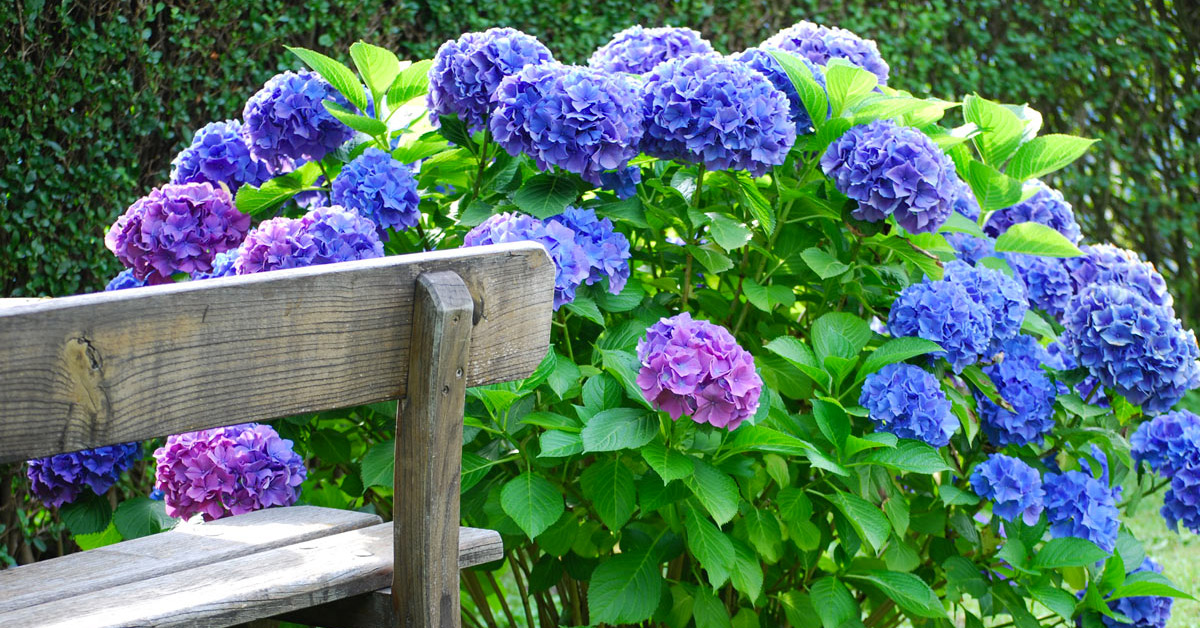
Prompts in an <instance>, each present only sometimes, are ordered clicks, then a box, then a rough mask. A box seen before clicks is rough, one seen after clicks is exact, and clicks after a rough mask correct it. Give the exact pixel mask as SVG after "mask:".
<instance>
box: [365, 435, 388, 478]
mask: <svg viewBox="0 0 1200 628" xmlns="http://www.w3.org/2000/svg"><path fill="white" fill-rule="evenodd" d="M395 479H396V441H394V440H389V441H384V442H382V443H376V444H374V445H372V446H371V448H370V449H368V450H367V453H366V455H364V456H363V460H362V483H363V486H365V487H366V488H371V487H372V486H382V487H384V488H392V487H393V484H394V482H395Z"/></svg>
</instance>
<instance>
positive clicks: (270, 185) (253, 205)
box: [234, 161, 321, 216]
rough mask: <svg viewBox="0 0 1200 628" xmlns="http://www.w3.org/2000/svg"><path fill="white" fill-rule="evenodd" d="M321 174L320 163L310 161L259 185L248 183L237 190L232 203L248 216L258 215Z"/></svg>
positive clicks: (315, 180)
mask: <svg viewBox="0 0 1200 628" xmlns="http://www.w3.org/2000/svg"><path fill="white" fill-rule="evenodd" d="M320 176H321V165H320V164H319V163H317V162H315V161H310V162H308V163H306V164H304V165H303V166H300V167H299V168H297V169H295V170H293V171H292V172H289V173H287V174H284V175H280V176H278V177H275V178H274V179H271V180H269V181H265V182H263V184H262V185H261V186H259V187H254V186H253V185H250V184H249V183H247V184H245V185H243V186H242V187H241V188H238V190H237V197H236V198H235V199H234V204H235V205H237V209H238V211H240V212H242V213H243V214H247V215H250V216H258V215H259V214H265V213H267V212H272V211H275V210H276V209H278V208H279V207H280V206H281V205H283V204H284V203H286V202H288V200H289V199H291V198H292V197H293V196H295V195H296V194H297V193H298V192H302V191H304V189H305V188H308V187H311V186H312V185H313V184H314V183H316V182H317V178H319V177H320Z"/></svg>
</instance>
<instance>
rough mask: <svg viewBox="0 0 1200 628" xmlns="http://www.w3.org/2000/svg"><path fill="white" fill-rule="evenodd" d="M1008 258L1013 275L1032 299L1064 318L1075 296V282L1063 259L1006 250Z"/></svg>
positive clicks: (1055, 316)
mask: <svg viewBox="0 0 1200 628" xmlns="http://www.w3.org/2000/svg"><path fill="white" fill-rule="evenodd" d="M1004 259H1005V261H1007V262H1008V265H1009V267H1010V268H1012V270H1013V274H1014V275H1016V277H1017V279H1020V280H1021V283H1023V284H1025V288H1026V289H1027V290H1028V292H1029V302H1030V303H1031V304H1032V305H1033V306H1034V307H1036V308H1038V309H1040V310H1042V311H1044V312H1046V313H1047V314H1049V315H1051V316H1053V317H1054V318H1055V319H1056V320H1062V316H1063V313H1064V312H1065V311H1066V309H1067V304H1068V303H1070V301H1071V297H1073V296H1075V282H1074V280H1073V279H1072V278H1071V273H1070V271H1069V270H1068V269H1067V266H1066V264H1065V263H1064V260H1063V259H1062V258H1057V257H1042V256H1040V255H1024V254H1021V253H1005V254H1004Z"/></svg>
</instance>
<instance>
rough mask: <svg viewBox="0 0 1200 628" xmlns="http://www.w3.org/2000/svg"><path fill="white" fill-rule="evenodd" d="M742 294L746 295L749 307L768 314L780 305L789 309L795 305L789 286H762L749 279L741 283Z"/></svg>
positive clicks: (794, 298)
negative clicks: (751, 306)
mask: <svg viewBox="0 0 1200 628" xmlns="http://www.w3.org/2000/svg"><path fill="white" fill-rule="evenodd" d="M742 294H745V295H746V300H747V301H749V302H750V304H751V305H753V306H754V307H756V308H758V309H759V310H761V311H763V312H770V311H772V310H774V309H775V308H776V307H779V306H780V305H782V306H783V307H784V309H790V308H791V307H792V306H793V305H795V304H796V293H795V292H794V291H793V288H791V287H790V286H781V285H777V284H773V285H769V286H762V285H759V283H758V282H756V281H754V280H753V279H751V278H749V277H746V279H745V280H744V281H743V282H742Z"/></svg>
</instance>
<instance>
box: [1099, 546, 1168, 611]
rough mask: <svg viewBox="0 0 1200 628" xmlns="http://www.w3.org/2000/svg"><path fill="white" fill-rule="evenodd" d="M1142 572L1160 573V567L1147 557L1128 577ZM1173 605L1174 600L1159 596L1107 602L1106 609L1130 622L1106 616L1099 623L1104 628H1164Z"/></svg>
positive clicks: (1139, 596)
mask: <svg viewBox="0 0 1200 628" xmlns="http://www.w3.org/2000/svg"><path fill="white" fill-rule="evenodd" d="M1142 571H1149V572H1154V573H1162V567H1161V566H1160V565H1159V564H1158V563H1156V562H1154V561H1153V560H1151V559H1150V558H1149V557H1147V558H1146V559H1144V560H1143V561H1142V564H1141V565H1139V566H1138V567H1136V568H1134V569H1132V570H1130V571H1129V573H1128V575H1133V574H1135V573H1138V572H1142ZM1174 603H1175V600H1174V599H1172V598H1169V597H1164V596H1159V595H1138V596H1133V597H1123V598H1118V599H1116V600H1113V601H1111V602H1109V603H1108V608H1109V609H1110V610H1112V611H1114V612H1117V613H1120V614H1122V615H1124V616H1125V617H1128V618H1129V619H1130V621H1129V622H1124V621H1119V620H1117V619H1115V618H1112V617H1109V616H1107V615H1102V616H1101V617H1100V621H1101V622H1103V623H1104V628H1166V626H1167V620H1169V619H1170V618H1171V606H1172V605H1173V604H1174Z"/></svg>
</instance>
